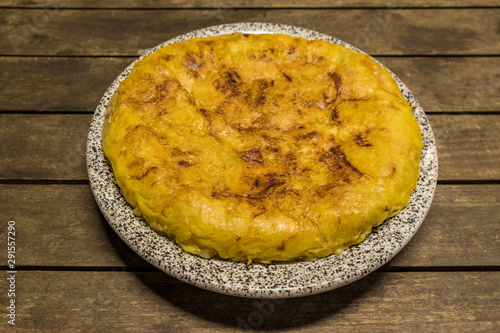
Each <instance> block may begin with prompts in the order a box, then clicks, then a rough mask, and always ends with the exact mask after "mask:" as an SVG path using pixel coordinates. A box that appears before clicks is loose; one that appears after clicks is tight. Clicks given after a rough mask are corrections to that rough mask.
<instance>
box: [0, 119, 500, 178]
mask: <svg viewBox="0 0 500 333" xmlns="http://www.w3.org/2000/svg"><path fill="white" fill-rule="evenodd" d="M91 118H92V115H88V114H83V115H78V114H77V115H73V114H62V115H60V114H50V115H37V114H29V115H22V114H0V120H1V122H2V124H3V125H4V126H3V128H4V130H2V131H1V132H0V140H1V142H2V146H1V148H0V155H1V156H2V159H0V179H39V180H43V179H52V180H54V179H55V180H85V179H87V171H86V165H85V151H86V139H87V133H88V128H89V124H90V122H91ZM429 119H430V123H431V125H432V127H433V131H434V133H435V137H436V141H437V148H438V156H439V179H440V180H467V181H468V180H498V179H500V168H498V165H499V157H500V134H499V132H498V128H500V116H499V115H494V114H492V115H453V114H445V115H429Z"/></svg>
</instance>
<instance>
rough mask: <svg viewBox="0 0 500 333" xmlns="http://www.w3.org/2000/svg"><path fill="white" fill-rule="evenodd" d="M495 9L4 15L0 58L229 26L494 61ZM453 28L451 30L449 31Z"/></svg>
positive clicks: (116, 48) (109, 51)
mask: <svg viewBox="0 0 500 333" xmlns="http://www.w3.org/2000/svg"><path fill="white" fill-rule="evenodd" d="M499 11H500V9H495V8H489V9H486V8H473V9H467V10H462V9H432V10H431V9H370V10H367V9H359V10H357V9H356V10H354V9H304V10H292V9H243V10H238V9H221V8H217V9H213V10H209V9H193V10H126V11H123V10H70V9H69V10H54V9H52V10H51V9H33V10H23V9H4V10H3V19H2V20H1V21H0V31H2V32H3V33H2V34H0V50H1V54H2V55H58V56H61V55H94V56H95V55H106V56H109V55H111V56H116V55H121V56H123V55H125V56H135V55H137V54H138V52H139V51H140V50H142V49H147V48H151V47H153V46H155V45H158V44H160V43H161V42H163V41H165V40H168V39H170V38H172V37H174V36H177V35H180V34H183V33H186V32H188V31H191V30H194V29H199V28H204V27H208V26H213V25H218V24H223V23H233V22H246V21H251V22H273V23H282V24H290V25H296V26H302V27H305V28H309V29H313V30H317V31H320V32H323V33H326V34H329V35H332V36H335V37H337V38H340V39H342V40H344V41H346V42H348V43H351V44H353V45H355V46H357V47H358V48H360V49H362V50H364V51H366V52H368V53H370V54H376V55H415V54H416V55H498V54H499V53H500V38H498V37H499V33H500V32H499V30H498V29H496V27H497V23H498V22H497V21H498V19H497V18H498V15H499ZM450 22H453V25H450Z"/></svg>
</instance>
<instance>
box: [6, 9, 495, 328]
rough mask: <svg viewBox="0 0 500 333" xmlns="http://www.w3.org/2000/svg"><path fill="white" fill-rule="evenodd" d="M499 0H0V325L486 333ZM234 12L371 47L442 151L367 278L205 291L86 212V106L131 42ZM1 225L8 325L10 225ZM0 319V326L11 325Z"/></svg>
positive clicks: (491, 322) (230, 17)
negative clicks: (425, 206) (392, 243)
mask: <svg viewBox="0 0 500 333" xmlns="http://www.w3.org/2000/svg"><path fill="white" fill-rule="evenodd" d="M499 6H500V4H499V3H498V1H497V0H467V1H458V0H441V1H431V0H423V1H410V0H355V1H346V0H337V1H329V0H314V1H312V0H304V1H292V0H278V1H265V0H254V1H251V0H242V1H237V0H215V1H209V0H196V1H185V0H172V1H158V0H146V1H139V0H123V1H118V0H110V1H106V2H104V1H95V0H88V1H87V0H86V1H82V0H50V1H40V0H19V1H14V0H0V124H1V131H0V140H1V141H0V142H1V146H0V156H1V158H0V199H1V202H2V205H1V206H0V207H1V209H0V308H1V309H2V311H0V314H1V316H0V331H1V332H4V331H8V329H11V330H12V331H14V330H16V329H17V330H21V331H23V332H102V331H106V332H123V331H130V332H150V331H160V332H234V331H252V330H254V331H268V332H274V331H286V332H295V331H304V332H392V331H398V332H498V331H500V312H499V311H498V308H499V307H500V288H499V287H498V286H499V285H500V238H499V235H500V167H499V165H500V133H499V128H500V57H499V56H500V38H499V37H500V29H499V27H500V25H499V24H500V19H499V18H500V7H499ZM239 21H261V22H274V23H283V24H290V25H298V26H302V27H305V28H309V29H313V30H317V31H320V32H323V33H326V34H330V35H333V36H335V37H338V38H340V39H342V40H345V41H347V42H348V43H351V44H353V45H355V46H357V47H359V48H361V49H363V50H364V51H367V52H368V53H370V54H372V55H374V56H375V57H376V58H377V59H378V60H380V61H381V62H382V63H383V64H385V65H386V66H387V67H388V68H390V69H391V70H392V71H393V72H394V73H395V74H396V75H398V76H399V77H400V78H401V79H402V80H403V81H404V82H405V83H406V85H407V86H408V87H409V88H410V90H411V91H412V92H413V93H414V94H415V95H416V97H417V99H418V100H419V101H420V103H421V104H422V106H423V108H424V109H425V110H426V112H427V113H428V118H429V121H430V123H431V126H432V128H433V131H434V135H435V138H436V142H437V148H438V155H439V178H438V186H437V190H436V194H435V198H434V202H433V204H432V207H431V209H430V211H429V213H428V215H427V218H426V220H425V221H424V223H423V225H422V227H421V228H420V230H419V231H418V233H417V234H416V235H415V237H414V238H413V239H412V240H411V241H410V243H409V244H408V245H407V246H406V247H405V248H404V249H403V250H402V251H401V252H400V253H399V254H398V255H396V257H394V258H393V259H392V260H391V261H390V262H389V263H387V264H386V265H385V266H383V267H382V268H380V269H379V270H378V271H377V272H375V273H372V274H370V275H369V276H367V277H365V278H363V279H361V280H358V281H356V282H354V283H352V284H350V285H348V286H345V287H342V288H340V289H337V290H334V291H331V292H327V293H323V294H320V295H315V296H309V297H304V298H298V299H287V300H276V301H270V300H251V299H243V298H236V297H231V296H225V295H219V294H216V293H213V292H210V291H205V290H202V289H199V288H196V287H193V286H190V285H188V284H186V283H184V282H181V281H178V280H176V279H175V278H172V277H170V276H168V275H166V274H164V273H162V272H160V271H159V270H158V269H156V268H154V267H153V266H151V265H149V264H148V263H147V262H145V261H144V260H143V259H142V258H141V257H139V256H138V255H137V254H136V253H134V252H133V251H132V250H131V249H130V248H128V246H127V245H126V244H125V243H124V242H123V241H122V240H121V239H120V238H119V236H118V235H117V234H116V233H115V232H114V231H113V230H112V229H111V227H110V226H109V225H108V223H107V222H106V220H105V219H104V217H103V216H102V214H101V213H100V211H99V209H98V207H97V205H96V203H95V200H94V198H93V195H92V193H91V190H90V187H89V185H88V176H87V172H86V162H85V151H86V139H87V134H88V129H89V125H90V122H91V119H92V113H93V111H94V110H95V108H96V106H97V103H98V102H99V100H100V98H101V96H102V95H103V93H104V91H105V90H106V89H107V87H108V86H109V85H110V83H111V82H112V81H113V80H114V79H115V78H116V77H117V75H118V74H119V73H120V72H121V71H122V70H123V69H124V68H125V67H126V66H127V65H129V64H130V63H131V62H132V61H134V60H135V59H136V58H137V56H138V55H139V54H140V53H141V52H143V51H144V50H145V49H148V48H150V47H153V46H155V45H157V44H159V43H161V42H163V41H165V40H168V39H169V38H171V37H174V36H176V35H178V34H182V33H185V32H188V31H190V30H193V29H196V28H202V27H206V26H210V25H215V24H222V23H231V22H239ZM8 221H15V222H16V252H15V256H16V270H17V273H16V274H15V275H16V282H15V292H16V296H15V300H16V302H17V303H16V321H15V323H16V325H15V326H12V325H10V324H9V323H8V319H9V317H8V316H7V314H8V311H9V310H8V309H7V306H8V305H9V302H10V299H12V297H11V296H9V289H11V288H12V285H11V283H10V281H9V280H7V277H9V276H10V275H11V273H8V272H9V268H8V266H7V265H8V251H7V244H6V243H7V239H8V238H7V237H8V234H7V231H8V229H7V226H8V224H7V222H8ZM9 331H10V330H9Z"/></svg>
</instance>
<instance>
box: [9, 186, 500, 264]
mask: <svg viewBox="0 0 500 333" xmlns="http://www.w3.org/2000/svg"><path fill="white" fill-rule="evenodd" d="M0 197H1V198H4V199H3V201H2V210H1V211H0V217H1V221H10V220H13V221H15V222H16V229H17V235H18V236H17V240H16V243H17V246H16V252H17V265H18V266H52V267H54V266H57V267H116V268H127V269H143V270H144V269H151V266H149V264H147V263H146V262H145V261H144V260H142V259H141V258H140V257H139V256H138V255H136V254H135V253H134V252H133V251H132V250H131V249H129V248H128V247H127V245H126V244H125V243H124V242H123V241H122V240H121V239H120V238H119V237H118V236H117V235H116V233H115V232H114V231H113V230H112V229H111V228H110V227H109V225H108V224H107V222H106V221H105V220H104V218H103V217H102V215H101V214H100V212H99V209H98V208H97V206H96V204H95V201H94V198H93V196H92V193H91V191H90V189H89V187H88V186H87V185H0ZM499 207H500V185H440V186H438V188H437V192H436V195H435V198H434V202H433V204H432V207H431V209H430V211H429V214H428V215H427V218H426V220H425V221H424V224H423V225H422V227H421V229H420V230H419V231H418V232H417V234H416V235H415V236H414V238H413V239H412V241H411V242H410V243H409V244H408V245H407V246H406V247H405V248H404V249H403V250H402V251H401V252H400V253H399V254H398V255H397V256H396V257H395V258H394V259H393V260H392V261H391V262H389V263H388V264H387V267H402V268H405V267H421V266H427V267H442V266H451V267H464V266H483V267H487V266H490V267H495V266H496V267H499V266H500V239H499V238H498V235H499V234H500V215H499V214H498V210H499ZM2 225H3V224H2ZM2 232H6V229H4V230H1V231H0V233H2ZM2 239H6V238H5V237H4V238H2ZM1 242H3V240H2V241H1ZM1 242H0V244H3V243H1ZM6 256H7V251H1V252H0V262H3V263H6V262H7V260H6V259H7V258H6ZM384 269H385V268H384Z"/></svg>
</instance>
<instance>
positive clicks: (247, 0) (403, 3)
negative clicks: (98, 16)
mask: <svg viewBox="0 0 500 333" xmlns="http://www.w3.org/2000/svg"><path fill="white" fill-rule="evenodd" d="M497 5H498V2H496V1H495V0H461V1H457V0H439V1H435V0H420V1H414V0H392V1H391V0H336V1H331V0H302V1H297V0H275V1H268V0H194V1H185V0H170V1H160V0H108V1H99V0H49V1H46V0H45V1H42V0H16V1H14V0H0V7H16V8H20V7H25V8H54V9H56V8H148V9H149V8H234V7H238V8H280V7H287V8H297V9H298V8H319V7H324V8H346V7H347V8H358V7H360V8H366V7H368V8H369V7H379V8H380V7H381V8H387V7H389V8H400V7H422V8H425V7H488V6H497Z"/></svg>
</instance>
